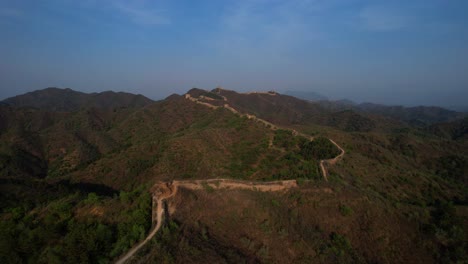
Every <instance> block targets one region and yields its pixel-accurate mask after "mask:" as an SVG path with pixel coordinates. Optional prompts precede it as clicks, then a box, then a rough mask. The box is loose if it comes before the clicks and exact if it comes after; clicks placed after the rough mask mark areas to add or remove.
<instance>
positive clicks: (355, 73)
mask: <svg viewBox="0 0 468 264" xmlns="http://www.w3.org/2000/svg"><path fill="white" fill-rule="evenodd" d="M466 10H468V2H466V1H462V0H453V1H450V2H448V1H443V0H426V1H422V0H414V1H402V0H396V1H391V2H389V1H380V0H375V1H371V0H327V1H325V0H291V1H280V0H239V1H212V0H204V1H196V2H193V1H168V0H161V1H145V0H136V1H130V0H116V1H111V0H86V1H71V0H44V1H34V2H32V1H26V0H19V1H8V0H0V33H1V36H2V41H1V42H0V57H1V58H2V60H1V62H0V98H2V99H5V98H7V97H11V96H15V95H19V94H23V93H26V92H29V91H33V90H38V89H43V88H46V87H69V88H71V89H74V90H77V91H83V92H101V91H106V90H113V91H125V92H130V93H140V94H143V95H145V96H147V97H149V98H152V99H162V98H164V97H166V96H168V95H170V94H172V93H179V94H181V93H184V92H186V91H188V90H189V89H190V88H192V87H200V88H203V89H213V88H215V87H217V86H222V87H224V88H226V89H231V90H236V91H239V92H246V91H252V90H276V91H279V92H284V91H287V90H295V91H313V92H317V93H320V94H322V95H324V96H327V97H328V98H330V99H332V100H338V99H350V100H353V101H356V102H372V103H381V104H387V105H405V106H415V105H436V106H443V107H451V106H467V103H466V98H468V74H466V70H467V69H468V27H467V26H468V17H467V16H466V14H465V13H466Z"/></svg>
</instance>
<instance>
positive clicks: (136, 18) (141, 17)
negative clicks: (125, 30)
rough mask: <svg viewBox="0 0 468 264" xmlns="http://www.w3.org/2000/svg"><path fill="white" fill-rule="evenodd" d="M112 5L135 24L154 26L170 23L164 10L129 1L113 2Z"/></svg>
mask: <svg viewBox="0 0 468 264" xmlns="http://www.w3.org/2000/svg"><path fill="white" fill-rule="evenodd" d="M114 7H115V8H116V9H117V10H118V11H119V12H121V13H122V14H124V15H125V16H127V17H129V18H130V19H131V20H132V21H133V22H134V23H136V24H141V25H149V26H154V25H168V24H170V23H171V20H170V19H169V17H168V16H167V14H166V12H165V10H161V9H148V8H144V7H137V6H134V5H132V4H130V2H117V3H114Z"/></svg>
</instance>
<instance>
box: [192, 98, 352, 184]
mask: <svg viewBox="0 0 468 264" xmlns="http://www.w3.org/2000/svg"><path fill="white" fill-rule="evenodd" d="M247 94H268V95H272V96H273V95H275V93H271V92H252V93H247ZM208 98H209V97H205V96H201V97H200V99H208ZM185 99H188V100H190V101H192V102H195V103H197V104H201V105H204V106H207V107H209V108H211V109H218V108H220V107H221V106H216V105H212V104H210V103H207V102H202V101H200V100H199V99H198V98H193V97H192V96H191V95H190V94H185ZM210 100H213V99H211V98H210ZM223 100H224V101H227V99H226V97H224V96H223ZM222 107H224V108H226V109H228V110H229V111H231V112H232V113H234V114H238V115H240V116H244V117H247V118H248V119H252V120H256V121H258V122H260V123H263V124H264V125H265V126H266V127H268V128H270V129H272V130H277V129H279V127H278V126H276V125H274V124H272V123H270V122H268V121H266V120H264V119H261V118H258V117H257V116H255V115H250V114H242V113H240V112H239V111H237V110H236V109H234V108H233V107H231V106H230V105H229V104H226V103H225V104H224V105H223V106H222ZM281 129H284V130H289V131H291V132H292V133H293V135H294V136H302V137H305V138H307V139H309V140H310V141H312V140H314V137H312V136H310V135H306V134H304V133H301V132H298V131H296V130H294V129H290V128H281ZM328 140H330V142H331V143H333V145H335V146H336V147H337V148H338V149H339V150H340V154H338V156H336V157H334V158H332V159H326V160H320V162H319V164H320V170H321V172H322V176H323V179H324V180H325V181H327V182H328V170H327V167H326V165H335V164H336V163H337V162H338V161H339V160H340V159H342V158H343V156H344V154H345V150H344V149H343V148H342V147H340V145H338V144H337V143H336V142H335V141H334V140H332V139H330V138H329V139H328ZM269 145H272V144H271V143H269Z"/></svg>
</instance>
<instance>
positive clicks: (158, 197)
mask: <svg viewBox="0 0 468 264" xmlns="http://www.w3.org/2000/svg"><path fill="white" fill-rule="evenodd" d="M255 93H260V92H255ZM262 94H263V93H262ZM265 94H269V95H275V94H273V93H270V92H268V93H265ZM185 98H186V99H188V100H190V101H193V102H195V103H197V104H201V105H204V106H206V107H209V108H211V109H218V108H220V107H224V108H226V109H228V110H229V111H231V112H233V113H234V114H238V115H240V116H245V117H247V118H248V119H252V120H256V121H258V122H260V123H263V124H264V125H265V126H266V127H268V128H270V129H272V130H277V129H278V126H276V125H274V124H272V123H270V122H268V121H266V120H263V119H261V118H258V117H256V116H255V115H250V114H242V113H240V112H239V111H237V110H236V109H234V108H232V107H231V106H229V104H226V103H225V104H224V105H223V106H215V105H212V104H210V103H207V102H202V101H200V100H198V99H197V98H193V97H191V96H190V94H185ZM201 99H207V100H212V99H211V98H208V97H203V98H201ZM223 100H224V101H227V99H226V97H224V96H223ZM282 129H285V130H289V131H291V132H292V134H293V136H302V137H305V138H307V139H309V140H311V141H312V140H314V137H312V136H310V135H306V134H304V133H301V132H298V131H296V130H294V129H289V128H282ZM329 140H330V142H332V143H333V144H334V145H335V146H336V147H337V148H338V149H339V150H340V154H339V155H338V156H336V157H334V158H332V159H327V160H320V169H321V171H322V175H323V178H324V179H325V181H327V182H328V171H327V168H326V166H325V165H335V164H336V163H337V162H338V161H339V160H340V159H342V158H343V156H344V154H345V150H344V149H343V148H342V147H340V146H339V145H338V144H337V143H336V142H335V141H334V140H332V139H329ZM269 145H272V142H270V143H269ZM295 187H297V182H296V180H285V181H272V182H250V181H240V180H231V179H208V180H186V181H178V180H176V181H172V182H160V183H157V184H155V185H154V186H153V187H152V188H151V192H152V194H153V212H152V222H153V224H154V223H156V225H155V226H154V228H153V230H151V232H150V233H149V234H148V236H147V237H146V238H145V240H143V241H141V242H139V243H138V244H137V245H135V246H134V247H133V248H132V249H130V250H129V251H128V252H127V253H126V254H125V255H124V256H122V257H121V258H119V259H118V260H117V261H116V262H115V263H116V264H123V263H125V262H126V261H127V260H129V259H130V258H131V257H133V255H134V254H135V253H136V252H137V251H138V250H139V249H141V248H142V247H143V246H144V245H145V244H146V243H148V242H149V241H150V240H151V239H152V238H153V237H154V236H155V235H156V233H157V232H158V230H159V229H160V228H161V226H162V219H163V214H164V206H163V204H164V202H165V200H166V199H169V198H171V197H173V196H174V195H176V193H177V190H178V188H185V189H189V190H203V189H210V188H211V189H243V190H252V191H260V192H277V191H284V190H288V189H291V188H295ZM166 213H169V212H166Z"/></svg>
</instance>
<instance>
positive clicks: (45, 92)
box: [2, 87, 153, 112]
mask: <svg viewBox="0 0 468 264" xmlns="http://www.w3.org/2000/svg"><path fill="white" fill-rule="evenodd" d="M152 102H153V101H152V100H151V99H149V98H146V97H144V96H143V95H135V94H131V93H124V92H114V91H105V92H101V93H90V94H88V93H83V92H78V91H75V90H72V89H70V88H57V87H49V88H46V89H42V90H36V91H33V92H28V93H25V94H22V95H17V96H14V97H11V98H7V99H5V100H3V101H2V103H4V104H7V105H10V106H12V107H32V108H39V109H44V110H47V111H59V112H72V111H77V110H79V109H81V108H99V109H113V108H121V107H142V106H145V105H148V104H150V103H152Z"/></svg>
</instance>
